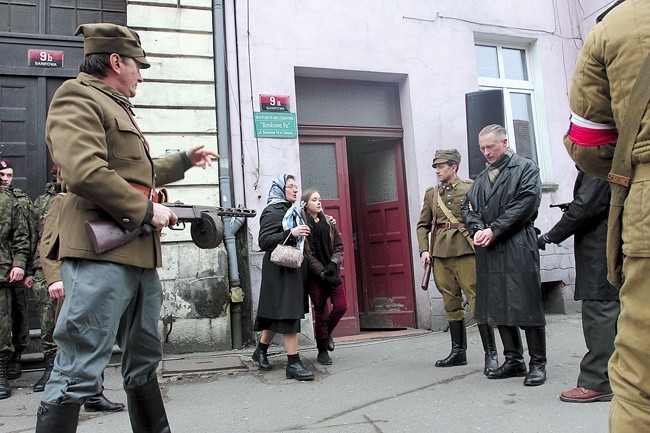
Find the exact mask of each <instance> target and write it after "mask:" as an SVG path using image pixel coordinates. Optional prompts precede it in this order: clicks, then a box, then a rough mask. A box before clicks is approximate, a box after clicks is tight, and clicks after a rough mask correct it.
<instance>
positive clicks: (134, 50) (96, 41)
mask: <svg viewBox="0 0 650 433" xmlns="http://www.w3.org/2000/svg"><path fill="white" fill-rule="evenodd" d="M74 34H75V36H77V35H80V34H83V37H84V55H86V56H87V55H89V54H111V53H117V54H119V55H121V56H125V57H131V58H134V59H135V60H137V61H138V63H140V65H141V66H140V67H141V68H143V69H146V68H148V67H149V66H151V65H150V64H149V62H147V58H146V56H145V52H144V50H143V49H142V45H140V36H139V35H138V33H137V32H136V31H135V30H131V29H130V28H128V27H124V26H119V25H117V24H109V23H97V24H82V25H80V26H79V27H78V28H77V31H76V32H75V33H74Z"/></svg>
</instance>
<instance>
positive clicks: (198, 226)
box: [85, 201, 256, 254]
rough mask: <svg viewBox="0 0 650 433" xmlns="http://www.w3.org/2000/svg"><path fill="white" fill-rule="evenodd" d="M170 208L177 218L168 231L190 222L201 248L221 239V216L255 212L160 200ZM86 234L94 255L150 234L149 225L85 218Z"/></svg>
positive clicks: (212, 244) (249, 216)
mask: <svg viewBox="0 0 650 433" xmlns="http://www.w3.org/2000/svg"><path fill="white" fill-rule="evenodd" d="M162 204H163V205H164V206H167V207H168V208H170V209H171V211H172V212H174V214H176V216H177V217H178V221H177V222H176V225H175V226H170V227H169V228H170V229H172V230H183V229H185V226H186V223H190V234H191V235H192V241H193V242H194V245H196V246H197V247H199V248H202V249H211V248H216V247H217V246H219V244H220V243H221V241H223V235H224V229H223V222H222V221H221V218H219V217H222V216H230V217H243V218H252V217H254V216H255V215H256V212H255V210H254V209H245V208H227V207H216V206H193V205H186V204H184V203H181V202H179V201H177V202H175V203H162ZM85 228H86V233H87V234H88V237H89V238H90V242H91V244H92V246H93V250H94V251H95V254H103V253H105V252H108V251H111V250H113V249H115V248H117V247H121V246H122V245H125V244H127V243H129V242H131V241H132V240H133V239H135V238H137V237H139V236H146V235H150V234H151V233H152V232H153V226H151V225H148V224H147V225H143V226H141V227H138V228H137V229H135V230H133V231H128V230H125V229H124V228H122V227H121V226H120V225H118V224H117V223H116V222H115V221H113V220H112V219H106V218H97V219H94V220H92V221H86V224H85Z"/></svg>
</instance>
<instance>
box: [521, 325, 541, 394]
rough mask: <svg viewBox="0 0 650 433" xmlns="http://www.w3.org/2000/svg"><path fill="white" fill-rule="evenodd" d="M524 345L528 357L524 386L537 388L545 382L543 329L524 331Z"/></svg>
mask: <svg viewBox="0 0 650 433" xmlns="http://www.w3.org/2000/svg"><path fill="white" fill-rule="evenodd" d="M526 343H527V344H528V354H529V355H530V364H528V366H529V371H528V374H527V375H526V377H525V378H524V385H526V386H538V385H541V384H543V383H544V382H546V332H545V328H544V327H541V328H533V329H526Z"/></svg>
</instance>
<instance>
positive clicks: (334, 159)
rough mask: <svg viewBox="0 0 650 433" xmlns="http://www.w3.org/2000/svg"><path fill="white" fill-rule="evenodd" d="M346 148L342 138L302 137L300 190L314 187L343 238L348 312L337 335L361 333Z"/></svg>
mask: <svg viewBox="0 0 650 433" xmlns="http://www.w3.org/2000/svg"><path fill="white" fill-rule="evenodd" d="M347 167H348V161H347V150H346V143H345V138H343V137H302V136H301V137H300V172H301V189H302V190H305V189H307V188H315V189H317V190H318V191H319V192H320V194H321V199H322V205H323V209H324V212H325V213H326V214H328V215H332V216H333V217H334V218H336V227H337V229H338V231H339V233H341V238H342V239H343V266H341V280H342V281H343V287H344V288H345V292H346V298H347V301H348V311H347V312H346V313H345V316H343V318H342V319H341V322H340V323H339V325H338V326H337V327H336V329H335V330H334V335H335V336H343V335H354V334H358V333H359V307H358V300H357V285H356V278H355V276H356V273H357V272H356V270H355V266H356V264H355V260H354V248H353V243H352V218H351V216H350V212H351V207H350V194H349V191H350V186H349V180H348V176H347Z"/></svg>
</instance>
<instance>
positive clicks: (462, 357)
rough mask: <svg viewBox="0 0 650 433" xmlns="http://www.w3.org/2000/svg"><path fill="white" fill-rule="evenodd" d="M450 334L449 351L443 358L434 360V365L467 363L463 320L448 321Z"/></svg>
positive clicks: (465, 334)
mask: <svg viewBox="0 0 650 433" xmlns="http://www.w3.org/2000/svg"><path fill="white" fill-rule="evenodd" d="M449 334H450V335H451V353H450V354H449V356H447V357H446V358H445V359H441V360H439V361H436V367H452V366H454V365H465V364H467V354H466V351H467V332H466V330H465V320H459V321H456V322H449Z"/></svg>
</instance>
